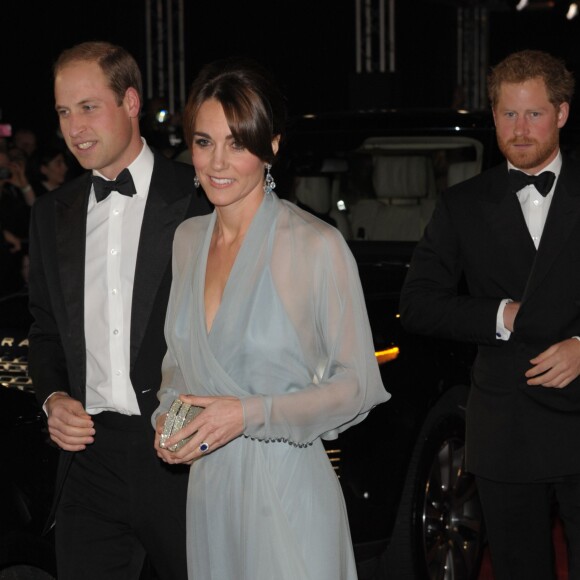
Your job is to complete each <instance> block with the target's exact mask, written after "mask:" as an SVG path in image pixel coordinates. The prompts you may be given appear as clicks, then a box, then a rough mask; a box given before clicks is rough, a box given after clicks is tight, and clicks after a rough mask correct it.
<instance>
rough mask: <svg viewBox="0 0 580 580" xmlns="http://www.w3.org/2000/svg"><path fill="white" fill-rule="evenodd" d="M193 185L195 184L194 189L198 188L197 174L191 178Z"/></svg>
mask: <svg viewBox="0 0 580 580" xmlns="http://www.w3.org/2000/svg"><path fill="white" fill-rule="evenodd" d="M193 185H195V187H196V189H199V177H198V176H197V175H196V176H195V177H194V178H193Z"/></svg>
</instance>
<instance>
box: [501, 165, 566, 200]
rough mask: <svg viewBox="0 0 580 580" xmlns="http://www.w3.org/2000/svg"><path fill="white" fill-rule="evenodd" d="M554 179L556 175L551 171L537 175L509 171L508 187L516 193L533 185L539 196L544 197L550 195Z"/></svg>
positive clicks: (514, 170)
mask: <svg viewBox="0 0 580 580" xmlns="http://www.w3.org/2000/svg"><path fill="white" fill-rule="evenodd" d="M555 179H556V175H555V174H554V173H552V172H551V171H544V172H543V173H540V174H539V175H528V174H527V173H524V172H523V171H518V170H517V169H510V186H511V188H512V191H513V192H514V193H517V192H518V191H519V190H520V189H523V188H524V187H525V186H526V185H533V186H534V187H535V188H536V189H537V190H538V192H539V193H540V194H541V195H543V196H544V197H546V195H548V193H550V190H551V189H552V186H553V185H554V180H555Z"/></svg>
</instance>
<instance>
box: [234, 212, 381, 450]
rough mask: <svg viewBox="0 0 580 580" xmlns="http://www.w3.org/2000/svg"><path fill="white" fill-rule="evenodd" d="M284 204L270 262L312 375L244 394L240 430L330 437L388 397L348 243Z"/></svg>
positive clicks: (292, 438)
mask: <svg viewBox="0 0 580 580" xmlns="http://www.w3.org/2000/svg"><path fill="white" fill-rule="evenodd" d="M286 209H287V211H285V212H282V213H281V215H280V217H279V218H278V223H277V232H276V236H275V241H274V244H273V247H272V253H271V264H270V268H271V272H272V277H273V280H274V284H275V287H276V289H277V292H278V294H279V297H280V299H281V301H282V303H283V305H284V308H285V311H286V314H287V315H288V317H289V318H290V320H291V321H292V323H293V326H294V328H295V330H296V332H297V333H298V337H299V342H300V346H301V349H302V354H303V356H304V357H305V359H306V361H307V366H308V369H309V370H310V373H311V375H312V380H311V383H310V384H308V385H304V386H303V388H302V389H298V390H295V391H294V392H289V393H284V394H276V395H254V396H250V397H246V398H244V399H243V400H242V403H243V407H244V414H245V424H246V428H245V431H244V435H246V436H248V437H253V438H257V439H275V440H285V441H288V442H291V443H293V444H297V445H304V444H308V443H309V442H311V441H313V440H314V439H316V438H317V437H323V438H326V439H333V438H336V437H337V436H338V434H339V433H340V432H341V431H343V430H344V429H346V428H348V427H349V426H351V425H354V424H356V423H359V422H360V421H362V420H363V419H364V418H365V417H366V415H367V414H368V412H369V411H370V410H371V409H372V408H373V407H374V406H375V405H377V404H379V403H381V402H384V401H386V400H388V398H389V397H390V395H389V394H388V393H387V391H386V390H385V388H384V386H383V384H382V380H381V376H380V372H379V368H378V364H377V362H376V359H375V356H374V347H373V341H372V335H371V331H370V326H369V321H368V315H367V311H366V306H365V302H364V297H363V292H362V288H361V284H360V279H359V275H358V269H357V266H356V263H355V261H354V258H353V256H352V254H351V252H350V249H349V248H348V246H347V244H346V242H345V241H344V239H343V237H342V236H341V234H340V233H339V232H338V231H337V230H335V229H334V228H331V227H329V226H327V225H326V224H324V223H323V222H320V221H319V220H316V219H315V218H312V217H311V216H310V215H309V214H306V215H305V214H304V212H302V211H301V210H297V209H295V208H294V207H293V206H290V204H288V205H287V206H286Z"/></svg>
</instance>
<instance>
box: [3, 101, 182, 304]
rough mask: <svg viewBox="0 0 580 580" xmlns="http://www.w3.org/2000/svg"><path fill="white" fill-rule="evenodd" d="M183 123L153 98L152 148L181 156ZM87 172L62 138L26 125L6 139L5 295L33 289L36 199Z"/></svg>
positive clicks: (147, 119)
mask: <svg viewBox="0 0 580 580" xmlns="http://www.w3.org/2000/svg"><path fill="white" fill-rule="evenodd" d="M180 121H181V119H180V117H179V116H178V115H169V114H168V113H167V111H166V110H165V108H164V106H163V102H162V101H159V100H152V101H151V102H150V103H148V107H147V109H146V110H145V111H144V115H143V117H142V119H141V124H142V126H143V127H142V131H141V132H142V134H143V135H144V137H145V139H146V140H147V142H148V143H149V145H151V146H152V147H154V148H156V149H157V150H159V151H161V152H162V153H164V154H165V155H166V156H167V157H175V155H176V153H177V152H179V151H181V149H182V148H183V147H184V146H183V145H182V143H183V140H182V138H181V131H180V127H179V126H180ZM188 158H189V156H188V155H186V159H187V160H188ZM180 160H181V159H180ZM81 171H82V168H81V167H80V165H79V164H78V162H77V161H76V159H75V158H74V157H73V156H72V154H71V153H70V152H69V151H68V149H67V147H66V145H65V142H64V139H62V138H60V137H59V136H58V135H57V136H55V137H54V138H53V139H51V140H50V142H43V141H42V139H40V138H39V136H38V134H37V132H36V131H34V130H33V129H31V128H25V127H22V128H17V129H16V130H15V131H14V132H13V133H12V134H11V135H6V136H0V230H1V235H0V297H2V296H6V295H8V294H13V293H15V292H26V291H27V284H28V228H29V224H30V211H31V208H32V205H33V204H34V202H35V200H36V199H37V198H38V197H40V196H41V195H44V194H45V193H47V192H48V191H51V190H53V189H56V188H57V187H59V186H60V185H62V184H63V183H64V182H65V181H67V180H69V179H71V178H73V177H75V176H76V175H78V174H79V173H80V172H81Z"/></svg>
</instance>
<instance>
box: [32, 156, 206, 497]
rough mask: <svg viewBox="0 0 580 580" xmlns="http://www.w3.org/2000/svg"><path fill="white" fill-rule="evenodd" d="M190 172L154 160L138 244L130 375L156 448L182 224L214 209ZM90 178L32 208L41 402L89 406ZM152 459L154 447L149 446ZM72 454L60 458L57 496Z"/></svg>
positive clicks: (35, 351) (35, 364)
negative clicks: (66, 399)
mask: <svg viewBox="0 0 580 580" xmlns="http://www.w3.org/2000/svg"><path fill="white" fill-rule="evenodd" d="M193 177H194V171H193V168H192V167H191V166H188V165H184V164H181V163H176V162H173V161H170V160H168V159H166V158H165V157H163V156H162V155H160V154H158V153H155V154H154V166H153V174H152V177H151V183H150V187H149V193H148V197H147V202H146V205H145V212H144V216H143V223H142V226H141V233H140V238H139V246H138V251H137V261H136V267H135V278H134V286H133V298H132V311H131V330H130V343H131V344H130V376H131V382H132V384H133V387H134V389H135V392H136V395H137V401H138V403H139V408H140V411H141V417H142V418H143V422H144V426H145V427H146V429H147V433H148V434H150V437H151V445H153V438H154V432H153V429H152V428H151V415H152V413H153V411H154V410H155V408H156V407H157V405H158V401H157V398H156V395H157V391H158V388H159V385H160V383H161V362H162V359H163V356H164V354H165V351H166V344H165V338H164V330H163V327H164V321H165V312H166V307H167V301H168V297H169V289H170V286H171V248H172V243H173V234H174V232H175V229H176V228H177V226H178V225H179V224H180V223H181V222H182V221H183V220H184V219H185V218H187V217H190V216H195V215H201V214H205V213H208V212H209V211H210V207H209V204H208V202H207V200H206V198H205V197H203V196H202V195H200V194H199V193H198V192H197V190H196V189H195V187H194V182H193ZM90 191H91V176H90V173H86V174H83V175H81V176H80V177H78V178H76V179H75V180H73V181H71V182H69V183H66V184H65V185H63V186H62V187H61V188H59V189H58V190H56V191H55V192H51V193H49V194H47V195H45V196H42V197H41V198H39V199H38V200H37V202H36V203H35V204H34V207H33V212H32V221H31V228H30V276H29V280H30V281H29V294H30V310H31V313H32V316H33V319H34V321H33V324H32V327H31V330H30V335H29V343H30V347H29V373H30V376H31V378H32V382H33V385H34V387H35V390H36V393H37V398H38V400H39V402H40V403H41V404H42V403H44V401H45V400H46V398H47V397H48V396H49V395H50V394H51V393H53V392H55V391H66V392H67V393H69V394H70V395H71V397H73V398H75V399H78V400H79V401H80V402H81V403H82V404H83V406H84V405H85V401H86V366H87V360H86V348H85V324H84V308H85V305H84V291H85V243H86V223H87V207H88V201H89V194H90ZM152 453H154V451H153V447H152ZM73 455H74V454H73V453H69V452H63V453H62V454H61V462H60V466H59V473H58V476H57V493H58V491H59V489H60V486H61V485H62V482H63V481H64V477H65V474H66V471H67V468H68V465H69V463H70V460H71V459H72V456H73Z"/></svg>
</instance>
